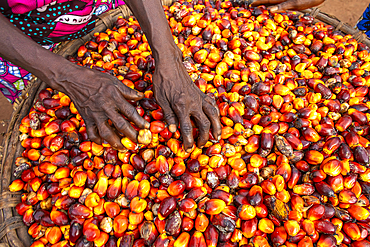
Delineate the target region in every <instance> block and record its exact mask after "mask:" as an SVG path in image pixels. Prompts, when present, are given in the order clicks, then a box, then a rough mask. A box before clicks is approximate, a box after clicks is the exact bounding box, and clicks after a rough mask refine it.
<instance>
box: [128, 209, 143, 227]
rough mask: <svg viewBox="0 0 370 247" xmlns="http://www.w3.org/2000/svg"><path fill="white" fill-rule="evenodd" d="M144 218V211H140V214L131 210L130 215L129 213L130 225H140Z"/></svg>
mask: <svg viewBox="0 0 370 247" xmlns="http://www.w3.org/2000/svg"><path fill="white" fill-rule="evenodd" d="M143 220H144V213H143V212H141V213H138V214H135V213H133V212H130V213H129V215H128V221H129V223H130V225H139V224H140V223H141V222H143ZM129 227H130V226H129Z"/></svg>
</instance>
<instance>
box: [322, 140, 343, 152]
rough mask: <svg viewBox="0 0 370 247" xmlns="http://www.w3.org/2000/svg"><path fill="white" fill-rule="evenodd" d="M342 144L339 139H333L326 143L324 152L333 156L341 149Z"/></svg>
mask: <svg viewBox="0 0 370 247" xmlns="http://www.w3.org/2000/svg"><path fill="white" fill-rule="evenodd" d="M341 144H342V142H341V140H340V138H339V137H332V138H330V139H329V140H327V141H326V142H325V145H324V147H323V151H324V153H326V154H328V155H331V154H332V153H334V152H335V151H336V150H337V149H338V148H339V147H340V145H341Z"/></svg>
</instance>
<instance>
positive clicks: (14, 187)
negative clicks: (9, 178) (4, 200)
mask: <svg viewBox="0 0 370 247" xmlns="http://www.w3.org/2000/svg"><path fill="white" fill-rule="evenodd" d="M23 187H24V182H23V181H22V180H21V179H16V180H14V181H13V182H12V183H11V184H10V185H9V190H10V191H11V192H17V191H21V190H22V189H23Z"/></svg>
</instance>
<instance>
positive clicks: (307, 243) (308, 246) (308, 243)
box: [298, 236, 313, 247]
mask: <svg viewBox="0 0 370 247" xmlns="http://www.w3.org/2000/svg"><path fill="white" fill-rule="evenodd" d="M298 247H313V242H312V239H311V238H310V237H308V236H305V237H304V238H303V239H302V240H301V241H299V242H298Z"/></svg>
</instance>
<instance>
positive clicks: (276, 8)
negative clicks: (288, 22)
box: [268, 0, 299, 13]
mask: <svg viewBox="0 0 370 247" xmlns="http://www.w3.org/2000/svg"><path fill="white" fill-rule="evenodd" d="M298 8H299V4H297V1H296V0H288V1H285V2H282V3H279V4H276V5H273V6H270V7H269V8H268V10H270V12H271V13H277V12H282V11H286V10H294V9H298Z"/></svg>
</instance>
